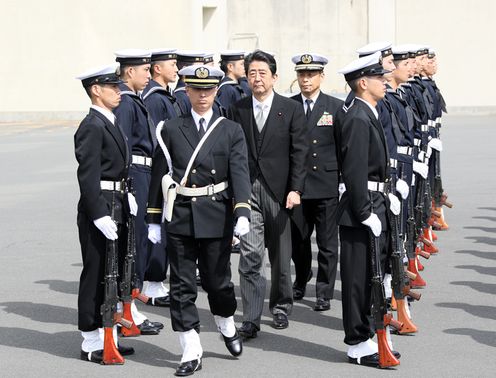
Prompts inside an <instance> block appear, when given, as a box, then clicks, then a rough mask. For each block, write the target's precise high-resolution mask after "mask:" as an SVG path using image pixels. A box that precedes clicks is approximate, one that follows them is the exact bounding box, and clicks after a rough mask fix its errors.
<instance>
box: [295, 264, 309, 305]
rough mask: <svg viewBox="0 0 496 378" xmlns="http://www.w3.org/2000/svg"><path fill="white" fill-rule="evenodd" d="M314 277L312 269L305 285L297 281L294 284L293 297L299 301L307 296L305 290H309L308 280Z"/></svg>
mask: <svg viewBox="0 0 496 378" xmlns="http://www.w3.org/2000/svg"><path fill="white" fill-rule="evenodd" d="M312 277H313V272H312V270H310V272H308V276H307V281H306V282H305V284H303V285H299V284H298V283H297V282H296V281H295V282H294V284H293V299H294V300H296V301H299V300H301V299H303V297H304V296H305V291H306V290H307V282H308V281H310V280H311V279H312Z"/></svg>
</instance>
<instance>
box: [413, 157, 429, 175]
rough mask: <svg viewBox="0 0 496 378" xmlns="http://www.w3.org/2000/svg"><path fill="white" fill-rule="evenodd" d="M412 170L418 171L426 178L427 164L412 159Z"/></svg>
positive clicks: (427, 172)
mask: <svg viewBox="0 0 496 378" xmlns="http://www.w3.org/2000/svg"><path fill="white" fill-rule="evenodd" d="M413 171H414V172H415V173H418V174H419V175H420V176H422V177H423V178H424V179H427V175H428V174H429V166H428V165H427V164H424V163H421V162H418V161H414V162H413Z"/></svg>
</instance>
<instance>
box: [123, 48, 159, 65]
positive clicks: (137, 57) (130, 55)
mask: <svg viewBox="0 0 496 378" xmlns="http://www.w3.org/2000/svg"><path fill="white" fill-rule="evenodd" d="M114 54H115V56H116V58H115V61H116V62H119V63H120V64H122V65H126V66H140V65H142V64H148V63H150V62H151V56H152V53H151V52H150V50H143V49H124V50H118V51H116V52H115V53H114Z"/></svg>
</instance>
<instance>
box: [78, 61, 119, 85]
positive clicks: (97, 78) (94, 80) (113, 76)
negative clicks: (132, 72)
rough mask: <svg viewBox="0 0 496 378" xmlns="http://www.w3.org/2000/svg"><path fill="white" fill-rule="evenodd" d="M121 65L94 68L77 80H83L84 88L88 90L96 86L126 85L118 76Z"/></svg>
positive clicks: (114, 64)
mask: <svg viewBox="0 0 496 378" xmlns="http://www.w3.org/2000/svg"><path fill="white" fill-rule="evenodd" d="M118 67H119V64H117V63H112V64H109V65H106V66H100V67H97V68H92V69H90V70H87V71H86V72H83V73H82V74H81V75H79V76H77V77H76V79H78V80H81V82H82V84H83V87H84V88H88V87H90V86H92V85H94V84H99V85H103V84H121V83H124V81H122V80H121V79H120V78H119V76H118V75H117V73H116V72H117V68H118Z"/></svg>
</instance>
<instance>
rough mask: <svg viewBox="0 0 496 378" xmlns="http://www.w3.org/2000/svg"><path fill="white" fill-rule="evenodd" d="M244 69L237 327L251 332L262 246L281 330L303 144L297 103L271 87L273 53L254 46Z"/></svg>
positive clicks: (260, 285) (258, 309) (236, 112)
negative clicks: (245, 221)
mask: <svg viewBox="0 0 496 378" xmlns="http://www.w3.org/2000/svg"><path fill="white" fill-rule="evenodd" d="M245 69H246V72H247V75H248V81H249V84H250V87H251V89H252V91H253V96H252V97H246V98H244V99H242V100H240V101H239V102H237V103H236V104H235V105H234V106H233V107H232V108H231V116H232V119H233V120H234V121H236V122H238V123H240V124H241V126H242V127H243V131H244V133H245V137H246V140H247V143H248V150H249V153H248V163H249V167H250V178H251V183H252V194H251V203H252V220H251V227H250V232H249V233H248V234H247V235H245V236H243V237H242V238H241V255H240V261H239V273H240V287H241V297H242V299H243V324H242V326H241V328H240V332H241V333H242V335H243V336H245V337H256V335H257V331H258V330H259V329H260V318H261V316H262V310H263V304H264V297H265V286H266V279H265V277H264V272H263V269H264V266H263V264H262V261H263V257H264V253H265V248H266V247H267V249H268V251H269V261H270V263H271V285H272V286H271V290H270V301H269V308H270V311H271V313H272V315H273V326H274V327H275V328H276V329H283V328H287V327H288V324H289V323H288V315H289V314H290V312H291V309H292V306H293V292H292V288H291V270H290V263H291V225H290V220H289V218H290V214H291V210H292V209H293V207H294V206H298V205H299V204H300V196H301V193H303V190H304V189H303V185H304V180H305V161H306V155H307V151H308V144H307V141H306V138H305V137H306V135H305V134H306V131H305V116H304V114H303V110H302V108H301V106H299V105H298V103H296V102H295V101H293V100H290V99H287V98H285V97H282V96H280V95H278V94H277V93H275V92H274V89H273V87H274V83H275V82H276V80H277V74H276V69H277V65H276V61H275V59H274V57H273V56H272V55H270V54H268V53H266V52H263V51H260V50H256V51H254V52H253V53H251V54H249V55H248V56H247V57H246V59H245Z"/></svg>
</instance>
